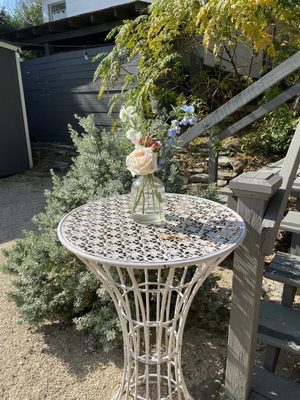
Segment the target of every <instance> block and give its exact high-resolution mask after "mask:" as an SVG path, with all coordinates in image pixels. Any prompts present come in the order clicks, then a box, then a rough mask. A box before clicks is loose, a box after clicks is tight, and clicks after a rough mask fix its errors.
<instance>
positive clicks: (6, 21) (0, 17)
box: [0, 8, 17, 33]
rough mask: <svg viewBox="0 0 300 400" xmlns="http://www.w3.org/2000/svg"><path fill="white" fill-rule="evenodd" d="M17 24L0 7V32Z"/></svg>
mask: <svg viewBox="0 0 300 400" xmlns="http://www.w3.org/2000/svg"><path fill="white" fill-rule="evenodd" d="M16 27H17V24H16V23H15V21H14V20H13V18H12V16H11V15H10V14H9V13H8V12H7V11H5V9H4V8H0V33H2V32H8V31H12V30H14V29H16Z"/></svg>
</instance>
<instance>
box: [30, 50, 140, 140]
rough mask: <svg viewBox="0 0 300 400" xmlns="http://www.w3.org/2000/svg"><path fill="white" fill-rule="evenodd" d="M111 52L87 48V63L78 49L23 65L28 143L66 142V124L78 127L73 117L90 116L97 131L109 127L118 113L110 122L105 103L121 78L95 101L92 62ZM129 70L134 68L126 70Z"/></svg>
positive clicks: (96, 88) (106, 103)
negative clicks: (95, 57) (97, 56)
mask: <svg viewBox="0 0 300 400" xmlns="http://www.w3.org/2000/svg"><path fill="white" fill-rule="evenodd" d="M111 49H112V46H105V47H97V48H93V49H87V50H86V52H87V54H88V56H89V59H88V60H86V59H85V58H84V51H83V50H77V51H71V52H67V53H61V54H55V55H51V56H47V57H41V58H37V59H34V60H28V61H24V62H23V63H22V76H23V84H24V93H25V101H26V107H27V114H28V124H29V132H30V137H31V140H35V141H60V142H69V141H70V138H69V134H68V124H69V123H70V124H72V125H74V126H75V127H76V126H77V122H76V119H75V118H74V114H78V115H79V116H86V115H88V114H91V113H93V114H95V120H96V124H97V126H99V128H108V129H109V128H110V127H111V124H112V121H113V119H114V118H116V117H117V110H116V112H115V114H113V116H112V119H111V118H109V117H108V116H107V111H108V102H109V100H110V98H111V97H112V96H113V95H114V94H115V93H116V92H118V91H120V89H121V86H122V78H121V80H120V82H119V83H118V85H117V86H116V87H115V88H114V89H113V90H111V91H109V92H106V94H104V96H103V97H102V98H101V100H98V98H97V96H98V90H99V82H97V83H93V75H94V72H95V70H96V68H97V65H98V62H92V58H93V57H94V56H95V55H97V54H98V53H100V52H108V51H110V50H111ZM131 68H135V65H133V64H131V65H129V66H128V67H127V69H129V70H130V69H131Z"/></svg>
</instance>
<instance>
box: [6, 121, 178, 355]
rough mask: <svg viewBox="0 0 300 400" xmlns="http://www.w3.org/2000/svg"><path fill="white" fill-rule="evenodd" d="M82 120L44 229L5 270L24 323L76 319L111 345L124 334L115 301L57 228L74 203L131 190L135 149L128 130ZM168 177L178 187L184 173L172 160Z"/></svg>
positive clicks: (41, 218) (20, 244)
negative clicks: (113, 130)
mask: <svg viewBox="0 0 300 400" xmlns="http://www.w3.org/2000/svg"><path fill="white" fill-rule="evenodd" d="M79 124H80V126H81V127H82V128H83V133H82V134H81V135H79V134H78V133H77V132H76V131H75V130H74V129H72V128H71V127H70V135H71V138H72V141H73V143H74V145H75V148H76V150H77V155H76V157H74V159H73V164H72V166H71V168H70V170H69V171H68V173H67V174H66V175H65V176H64V177H63V178H62V179H61V178H59V177H58V176H57V175H55V174H54V173H52V183H53V187H52V189H51V190H50V191H46V192H45V196H46V199H47V205H46V207H45V209H44V211H43V212H41V213H40V214H38V215H37V216H35V217H34V222H35V224H36V225H37V227H38V231H39V232H38V233H34V232H25V238H24V239H19V240H17V241H16V244H15V245H14V247H13V249H12V250H10V251H7V252H6V255H7V256H8V260H7V262H6V264H5V265H4V267H3V269H4V270H5V271H6V272H8V273H10V274H13V275H14V276H15V279H14V288H13V290H12V291H11V292H10V293H9V298H10V299H11V300H12V301H14V302H15V303H16V305H17V306H18V310H19V314H20V317H21V321H22V322H25V323H28V324H30V325H40V324H42V323H43V322H45V321H56V322H64V323H65V322H67V323H68V322H73V323H75V325H76V327H77V328H78V329H80V330H85V331H87V332H88V333H89V337H90V339H91V340H93V341H94V342H95V341H96V342H97V343H95V344H98V345H100V346H101V347H103V348H104V349H105V350H109V349H110V348H112V347H113V346H114V345H115V344H116V343H118V340H119V339H118V340H116V338H120V334H119V333H120V327H119V323H118V319H117V315H116V312H115V309H114V306H113V303H112V301H111V300H110V297H109V295H108V294H107V292H106V291H105V290H103V288H102V287H101V285H100V284H99V282H98V281H97V279H96V278H95V277H94V276H93V275H92V274H91V273H90V272H89V271H88V270H87V269H86V267H85V266H84V265H83V264H82V263H81V262H80V261H79V260H78V259H77V258H76V257H75V256H73V255H72V254H71V253H70V252H69V251H68V250H66V249H65V248H64V247H63V246H62V245H61V244H60V242H59V241H58V239H57V235H56V229H57V225H58V223H59V221H60V219H61V218H62V217H63V215H64V214H66V213H67V212H69V211H71V210H72V209H73V208H75V207H78V206H80V205H81V204H84V203H86V202H87V201H89V200H92V199H97V198H99V197H103V196H110V195H114V194H117V193H118V194H122V193H126V192H128V191H129V190H130V185H131V181H132V179H131V176H130V174H129V172H128V171H127V169H126V167H125V158H126V155H127V154H129V152H130V151H131V149H130V144H129V141H128V140H124V135H123V134H122V132H117V133H116V134H112V133H110V132H106V131H102V132H101V133H100V132H99V130H98V129H97V128H96V126H95V123H94V118H93V116H92V115H90V116H88V117H87V118H82V119H79ZM128 146H129V147H128ZM163 178H165V179H166V182H165V183H166V186H167V190H168V191H174V188H175V187H176V179H177V178H178V174H177V171H176V168H175V167H174V165H173V163H172V162H171V161H170V160H168V162H167V163H166V165H165V168H164V177H163Z"/></svg>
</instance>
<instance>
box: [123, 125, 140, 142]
mask: <svg viewBox="0 0 300 400" xmlns="http://www.w3.org/2000/svg"><path fill="white" fill-rule="evenodd" d="M126 137H127V139H129V140H131V142H132V143H133V144H137V141H138V140H139V139H140V138H141V137H142V134H141V133H140V132H137V131H136V130H134V129H133V128H130V129H128V131H127V132H126Z"/></svg>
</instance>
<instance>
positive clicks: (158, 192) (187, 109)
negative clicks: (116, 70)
mask: <svg viewBox="0 0 300 400" xmlns="http://www.w3.org/2000/svg"><path fill="white" fill-rule="evenodd" d="M194 112H195V110H194V106H188V105H184V106H181V107H177V108H173V110H172V113H170V115H163V116H162V115H160V116H158V117H157V118H156V119H152V120H145V119H144V118H143V117H142V116H140V115H139V114H138V113H137V112H136V110H135V108H134V107H132V106H127V107H122V108H121V111H120V121H121V125H122V128H123V129H124V131H125V132H126V137H127V139H128V140H130V141H131V142H132V144H133V145H134V149H133V151H132V152H131V153H130V154H129V155H128V156H127V157H126V167H127V169H128V170H129V171H130V172H131V174H132V176H133V177H135V176H138V178H137V179H136V180H134V181H133V185H132V190H131V199H132V215H133V219H134V220H135V221H136V222H140V223H159V222H162V221H163V219H164V212H163V208H164V207H163V206H164V191H165V190H164V185H163V183H162V181H161V180H160V179H159V178H157V177H155V176H154V173H155V172H156V171H159V170H161V169H162V168H163V166H164V163H165V157H166V155H167V154H168V155H169V156H171V155H172V154H174V150H175V149H177V148H178V142H179V135H180V134H181V133H182V132H183V130H184V129H186V128H187V127H188V126H190V125H193V124H194V123H195V122H196V121H197V119H196V117H195V115H194ZM174 116H175V117H177V118H174V119H171V117H174ZM170 120H171V122H169V121H170ZM150 132H151V133H150ZM172 150H173V151H172Z"/></svg>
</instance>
